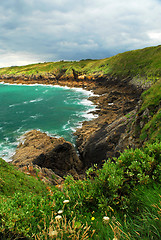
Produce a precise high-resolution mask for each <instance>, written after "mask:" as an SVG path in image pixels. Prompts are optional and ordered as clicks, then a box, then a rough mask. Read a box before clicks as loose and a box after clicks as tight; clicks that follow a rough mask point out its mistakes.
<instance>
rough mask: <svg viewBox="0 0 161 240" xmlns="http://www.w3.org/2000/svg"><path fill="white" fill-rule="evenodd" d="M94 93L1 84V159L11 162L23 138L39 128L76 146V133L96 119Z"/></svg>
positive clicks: (47, 86) (38, 86) (71, 89)
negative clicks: (78, 129)
mask: <svg viewBox="0 0 161 240" xmlns="http://www.w3.org/2000/svg"><path fill="white" fill-rule="evenodd" d="M91 95H93V93H92V92H90V91H86V90H83V89H81V88H68V87H60V86H52V85H38V84H35V85H14V84H13V85H12V84H10V85H9V84H0V157H1V158H3V159H5V160H6V161H9V160H10V158H11V157H12V155H13V153H14V151H15V149H16V147H17V145H18V143H19V140H20V137H21V136H22V135H23V134H24V133H25V132H27V131H30V130H32V129H37V130H40V131H42V132H46V133H48V135H51V136H53V137H60V136H61V137H64V138H65V140H67V141H70V142H72V143H73V144H74V143H75V137H74V135H73V132H74V131H75V129H76V128H78V127H80V126H81V124H82V122H83V121H85V120H91V119H92V118H94V117H96V116H94V115H93V114H92V113H89V112H90V111H92V110H94V109H95V106H94V105H93V104H92V102H91V101H89V100H88V98H89V96H91Z"/></svg>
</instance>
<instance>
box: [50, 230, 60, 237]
mask: <svg viewBox="0 0 161 240" xmlns="http://www.w3.org/2000/svg"><path fill="white" fill-rule="evenodd" d="M57 235H58V232H57V231H56V230H55V231H52V230H49V237H56V236H57Z"/></svg>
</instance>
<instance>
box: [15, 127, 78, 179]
mask: <svg viewBox="0 0 161 240" xmlns="http://www.w3.org/2000/svg"><path fill="white" fill-rule="evenodd" d="M12 164H13V165H15V166H17V167H18V168H21V169H22V168H23V169H25V167H28V166H39V167H40V168H42V169H43V168H44V169H51V170H52V171H53V172H54V173H55V174H57V175H59V176H61V177H63V176H65V175H67V174H69V173H70V174H72V175H75V176H76V175H77V172H79V171H80V170H81V168H82V163H81V161H80V160H79V158H78V156H77V153H76V151H75V148H74V147H73V145H72V144H71V143H70V142H67V141H65V140H64V138H53V137H50V136H48V135H47V134H46V133H42V132H40V131H37V130H32V131H30V132H28V133H26V134H25V135H24V136H23V142H21V143H20V144H19V146H18V147H17V150H16V153H15V155H14V156H13V161H12ZM44 171H45V170H44ZM46 172H47V171H46Z"/></svg>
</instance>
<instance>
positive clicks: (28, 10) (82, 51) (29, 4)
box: [0, 0, 161, 66]
mask: <svg viewBox="0 0 161 240" xmlns="http://www.w3.org/2000/svg"><path fill="white" fill-rule="evenodd" d="M160 12H161V3H160V1H157V0H135V1H132V0H121V1H120V0H99V1H98V0H97V1H96V0H77V1H74V0H59V1H57V0H16V1H14V0H5V1H3V2H2V3H1V5H0V16H1V21H0V32H1V36H0V53H1V52H3V54H1V55H0V66H5V65H6V64H7V65H8V64H11V65H19V64H20V63H21V62H28V61H31V62H34V61H36V60H39V61H42V62H43V61H56V60H62V59H68V60H70V59H71V60H78V59H81V58H105V57H109V56H111V55H114V54H117V53H119V52H124V51H127V50H132V49H136V48H142V47H146V46H152V45H157V44H159V43H160V41H159V38H160V35H157V34H159V33H160V32H161V29H160V22H161V15H160ZM9 55H11V57H10V61H9V62H8V63H7V58H8V56H9ZM13 55H14V56H15V57H13ZM6 56H7V57H6ZM11 59H12V61H11ZM25 59H27V60H25Z"/></svg>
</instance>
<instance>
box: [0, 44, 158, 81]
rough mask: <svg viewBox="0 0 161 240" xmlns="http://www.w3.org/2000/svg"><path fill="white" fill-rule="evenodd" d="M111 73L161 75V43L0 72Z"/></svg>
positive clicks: (156, 77)
mask: <svg viewBox="0 0 161 240" xmlns="http://www.w3.org/2000/svg"><path fill="white" fill-rule="evenodd" d="M72 69H74V70H75V71H77V72H78V73H79V74H87V75H91V74H107V75H112V76H113V75H114V76H119V77H127V76H131V77H137V78H147V79H148V80H155V79H158V78H159V77H161V46H156V47H148V48H144V49H139V50H133V51H129V52H125V53H121V54H117V55H116V56H113V57H110V58H106V59H101V60H90V59H87V60H81V61H60V62H48V63H39V64H31V65H27V66H21V67H8V68H1V69H0V75H4V74H7V75H22V74H25V75H32V74H41V75H45V74H47V73H51V74H57V73H58V72H60V71H62V72H63V73H64V75H69V74H72Z"/></svg>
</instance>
